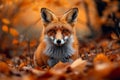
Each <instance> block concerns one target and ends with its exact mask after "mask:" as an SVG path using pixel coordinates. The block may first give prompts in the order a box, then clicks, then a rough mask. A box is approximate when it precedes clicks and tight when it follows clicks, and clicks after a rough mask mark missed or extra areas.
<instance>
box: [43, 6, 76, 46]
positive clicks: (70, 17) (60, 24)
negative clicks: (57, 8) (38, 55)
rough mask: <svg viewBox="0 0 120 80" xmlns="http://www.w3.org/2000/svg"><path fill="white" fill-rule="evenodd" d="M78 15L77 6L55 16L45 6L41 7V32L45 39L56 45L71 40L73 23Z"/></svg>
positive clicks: (73, 32) (73, 28) (73, 31)
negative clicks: (61, 14) (59, 15)
mask: <svg viewBox="0 0 120 80" xmlns="http://www.w3.org/2000/svg"><path fill="white" fill-rule="evenodd" d="M77 15H78V8H72V9H70V10H68V11H67V12H65V14H64V15H63V16H61V17H57V16H56V15H55V14H54V13H53V12H52V11H51V10H49V9H47V8H42V9H41V18H42V21H43V24H44V27H43V30H44V31H43V32H44V33H43V34H44V35H45V40H47V41H49V42H50V43H53V44H55V45H56V46H62V45H64V44H65V43H67V42H68V41H69V40H71V39H72V40H73V36H74V34H75V33H76V32H75V27H74V24H75V22H76V19H77Z"/></svg>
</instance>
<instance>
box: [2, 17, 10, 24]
mask: <svg viewBox="0 0 120 80" xmlns="http://www.w3.org/2000/svg"><path fill="white" fill-rule="evenodd" d="M2 22H3V23H4V24H10V21H9V20H8V19H7V18H3V19H2Z"/></svg>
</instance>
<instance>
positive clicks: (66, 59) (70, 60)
mask: <svg viewBox="0 0 120 80" xmlns="http://www.w3.org/2000/svg"><path fill="white" fill-rule="evenodd" d="M61 62H63V63H65V62H69V63H72V62H73V59H71V58H70V57H65V58H62V59H61Z"/></svg>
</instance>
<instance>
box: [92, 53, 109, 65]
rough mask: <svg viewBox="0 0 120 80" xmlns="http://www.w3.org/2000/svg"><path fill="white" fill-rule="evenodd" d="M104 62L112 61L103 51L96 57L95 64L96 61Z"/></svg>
mask: <svg viewBox="0 0 120 80" xmlns="http://www.w3.org/2000/svg"><path fill="white" fill-rule="evenodd" d="M104 62H110V60H109V59H108V57H107V56H106V55H105V54H103V53H100V54H98V55H97V56H96V57H95V58H94V64H96V63H104Z"/></svg>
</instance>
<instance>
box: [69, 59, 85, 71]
mask: <svg viewBox="0 0 120 80" xmlns="http://www.w3.org/2000/svg"><path fill="white" fill-rule="evenodd" d="M86 65H87V61H86V60H82V59H81V58H79V59H77V60H75V61H74V62H73V63H72V64H71V65H70V67H71V68H72V69H73V70H75V71H78V72H83V71H84V69H85V66H86Z"/></svg>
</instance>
